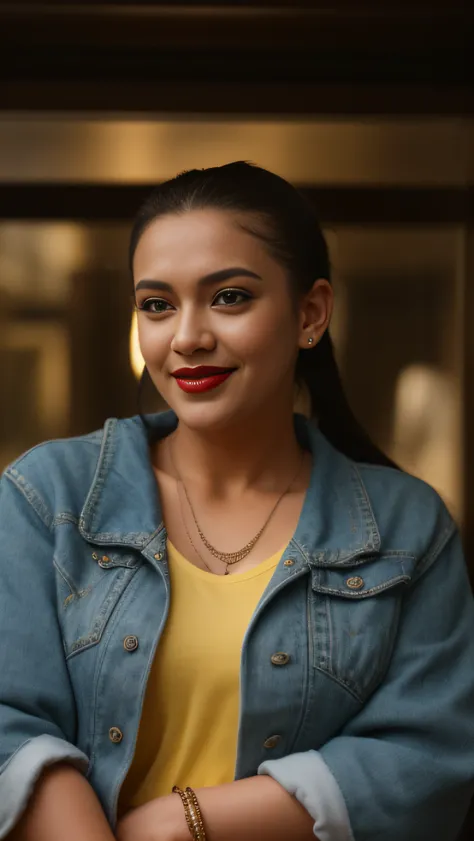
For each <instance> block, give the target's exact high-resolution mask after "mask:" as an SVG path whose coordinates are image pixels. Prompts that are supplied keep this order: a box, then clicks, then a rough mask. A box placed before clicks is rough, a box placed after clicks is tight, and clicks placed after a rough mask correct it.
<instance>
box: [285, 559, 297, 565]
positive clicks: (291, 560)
mask: <svg viewBox="0 0 474 841" xmlns="http://www.w3.org/2000/svg"><path fill="white" fill-rule="evenodd" d="M294 565H295V562H294V560H293V558H287V559H286V561H283V566H284V567H292V566H294Z"/></svg>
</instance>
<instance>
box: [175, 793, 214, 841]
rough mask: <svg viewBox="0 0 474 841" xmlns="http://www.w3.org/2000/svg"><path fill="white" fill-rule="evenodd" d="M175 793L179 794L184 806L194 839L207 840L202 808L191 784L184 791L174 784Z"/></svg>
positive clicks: (194, 840)
mask: <svg viewBox="0 0 474 841" xmlns="http://www.w3.org/2000/svg"><path fill="white" fill-rule="evenodd" d="M173 793H175V794H179V796H180V798H181V802H182V804H183V806H184V814H185V817H186V823H187V825H188V829H189V832H190V835H191V838H192V839H193V841H207V836H206V830H205V829H204V823H203V820H202V814H201V809H200V808H199V803H198V799H197V797H196V794H195V792H194V791H193V789H192V788H189V786H188V787H187V788H186V789H185V791H183V789H181V788H179V787H178V786H173Z"/></svg>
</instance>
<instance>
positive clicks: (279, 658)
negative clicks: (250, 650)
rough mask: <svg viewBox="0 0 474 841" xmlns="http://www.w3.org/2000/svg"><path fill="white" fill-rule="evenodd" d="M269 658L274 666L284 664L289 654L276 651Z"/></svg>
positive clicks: (287, 661) (287, 660) (288, 658)
mask: <svg viewBox="0 0 474 841" xmlns="http://www.w3.org/2000/svg"><path fill="white" fill-rule="evenodd" d="M270 660H271V661H272V663H273V665H274V666H286V664H287V663H289V662H290V655H289V654H286V652H285V651H277V653H276V654H272V656H271V657H270Z"/></svg>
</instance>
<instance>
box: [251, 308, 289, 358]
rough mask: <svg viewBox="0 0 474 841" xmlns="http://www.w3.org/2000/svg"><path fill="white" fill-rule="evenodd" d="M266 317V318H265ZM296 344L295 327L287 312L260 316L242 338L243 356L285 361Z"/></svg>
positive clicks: (268, 313)
mask: <svg viewBox="0 0 474 841" xmlns="http://www.w3.org/2000/svg"><path fill="white" fill-rule="evenodd" d="M265 316H266V317H265ZM296 344H297V325H296V324H295V322H294V320H293V319H292V318H291V316H290V315H289V314H288V312H284V313H278V312H275V311H271V312H270V311H269V312H267V313H265V314H263V313H262V314H261V317H259V318H258V319H255V321H254V322H253V324H252V325H248V329H247V330H246V331H245V332H244V335H243V336H242V348H243V355H244V357H246V358H247V359H248V360H249V362H250V361H251V357H254V358H255V359H268V358H270V359H275V361H276V360H277V359H280V358H282V359H286V358H287V357H288V356H291V355H292V352H293V350H294V348H295V346H296Z"/></svg>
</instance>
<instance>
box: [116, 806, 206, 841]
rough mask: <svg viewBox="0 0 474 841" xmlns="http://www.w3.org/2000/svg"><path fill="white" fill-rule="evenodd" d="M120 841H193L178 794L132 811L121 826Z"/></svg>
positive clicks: (122, 820) (124, 818)
mask: <svg viewBox="0 0 474 841" xmlns="http://www.w3.org/2000/svg"><path fill="white" fill-rule="evenodd" d="M116 838H117V841H190V838H191V836H190V833H189V829H188V825H187V823H186V817H185V814H184V809H183V804H182V803H181V799H180V797H179V795H178V794H169V795H167V796H166V797H158V798H157V799H156V800H151V801H150V802H149V803H145V805H144V806H138V808H137V809H132V811H131V812H127V814H126V815H125V816H124V817H123V818H122V819H121V820H120V821H119V822H118V825H117V829H116Z"/></svg>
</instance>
